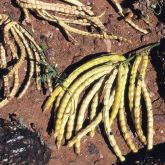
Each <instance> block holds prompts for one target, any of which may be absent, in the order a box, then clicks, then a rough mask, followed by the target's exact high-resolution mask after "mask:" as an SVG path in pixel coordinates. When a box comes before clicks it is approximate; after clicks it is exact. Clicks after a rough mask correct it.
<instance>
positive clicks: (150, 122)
mask: <svg viewBox="0 0 165 165" xmlns="http://www.w3.org/2000/svg"><path fill="white" fill-rule="evenodd" d="M142 94H143V97H144V100H145V103H146V108H147V128H148V130H147V149H148V150H151V149H152V148H153V136H154V119H153V111H152V102H151V98H150V95H149V92H148V90H147V86H146V83H145V82H144V81H143V82H142Z"/></svg>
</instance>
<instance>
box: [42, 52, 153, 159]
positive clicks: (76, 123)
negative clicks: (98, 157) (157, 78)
mask: <svg viewBox="0 0 165 165" xmlns="http://www.w3.org/2000/svg"><path fill="white" fill-rule="evenodd" d="M148 55H149V54H148V52H145V53H140V54H136V55H135V56H134V57H133V58H132V60H133V65H132V66H131V67H130V65H129V61H130V59H127V58H125V57H124V55H118V54H108V55H103V56H101V57H97V58H94V59H91V60H90V61H87V62H86V63H84V64H82V65H81V66H79V67H78V68H77V69H75V70H74V71H72V72H71V73H70V75H69V76H68V77H67V78H66V79H65V80H64V82H63V84H62V85H58V86H56V88H55V89H54V91H53V92H52V95H51V96H50V97H49V98H48V100H47V101H46V103H45V106H44V111H48V110H49V109H51V106H52V105H53V103H54V102H55V103H54V106H53V108H54V109H53V111H55V114H56V115H55V117H54V118H55V126H54V138H55V140H56V145H57V148H60V146H61V145H62V144H63V143H64V142H67V145H68V146H69V147H72V146H74V147H75V152H76V153H77V154H79V153H80V151H81V139H82V138H83V137H84V136H85V135H87V134H89V135H90V136H91V137H94V135H95V129H96V127H97V126H99V124H100V123H103V125H104V131H105V133H106V135H107V138H108V140H109V144H110V145H111V146H112V148H113V151H114V153H115V154H116V155H117V157H118V158H119V159H120V160H121V161H124V160H125V157H124V156H123V154H122V151H121V150H120V147H119V146H118V144H117V142H116V140H115V136H114V135H113V133H112V124H113V123H114V122H115V119H116V118H118V120H119V126H120V128H121V133H122V134H123V137H124V140H125V142H126V144H127V145H128V147H129V148H130V150H131V151H132V152H135V153H136V152H138V148H137V146H136V145H135V143H134V141H133V139H132V137H131V136H130V131H129V128H128V123H127V114H126V112H127V111H126V108H127V106H126V101H128V102H129V107H130V110H131V111H130V113H132V114H133V115H132V116H133V121H134V124H135V128H136V132H137V135H138V136H139V139H140V140H141V141H142V142H144V141H143V140H142V138H141V135H142V134H140V133H141V132H142V133H143V131H142V126H141V116H140V115H137V114H136V112H137V111H138V112H139V114H140V110H141V107H140V104H139V103H141V99H142V96H143V99H144V102H145V105H146V112H147V113H146V114H147V120H148V121H147V126H148V130H147V135H144V134H143V136H144V138H145V143H144V144H147V148H148V149H149V150H150V149H152V147H153V113H152V106H151V99H150V96H149V93H148V90H147V89H146V83H145V73H146V68H147V64H148ZM140 63H142V64H141V65H140ZM139 84H140V85H139ZM127 85H128V88H127ZM130 93H131V94H130ZM137 100H138V101H137ZM101 107H102V108H101ZM139 132H140V133H139ZM145 136H147V138H146V137H145Z"/></svg>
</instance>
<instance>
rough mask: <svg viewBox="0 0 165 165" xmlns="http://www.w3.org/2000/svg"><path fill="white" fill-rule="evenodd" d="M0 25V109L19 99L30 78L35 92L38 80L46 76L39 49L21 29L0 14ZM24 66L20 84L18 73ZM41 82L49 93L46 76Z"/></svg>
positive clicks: (38, 85)
mask: <svg viewBox="0 0 165 165" xmlns="http://www.w3.org/2000/svg"><path fill="white" fill-rule="evenodd" d="M0 25H1V27H2V33H3V42H2V43H1V44H0V71H1V73H0V74H1V79H3V88H2V94H1V95H3V98H2V99H1V100H0V108H1V107H3V106H4V105H6V104H7V103H8V102H9V101H10V100H11V99H12V98H13V97H15V96H16V97H18V98H21V97H22V96H23V95H24V94H25V92H26V91H27V89H28V87H29V85H30V82H31V79H32V77H33V76H34V77H35V81H36V86H37V89H38V90H41V89H42V86H41V85H42V82H41V80H40V79H41V78H42V76H43V75H45V74H47V72H48V67H47V61H46V59H45V56H44V54H43V51H42V49H41V47H40V46H39V45H38V44H37V43H36V41H35V40H34V38H33V37H32V36H31V35H30V33H28V32H27V31H26V29H25V28H23V27H22V26H21V25H20V24H19V23H18V22H15V21H12V20H11V19H10V18H9V17H8V16H7V15H5V14H0ZM24 66H26V71H25V72H26V73H25V79H24V80H23V82H21V81H20V78H19V70H20V68H22V67H24ZM45 83H47V84H48V85H49V88H50V90H51V89H52V85H51V80H50V79H49V77H48V78H47V79H46V82H45Z"/></svg>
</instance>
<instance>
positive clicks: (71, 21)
mask: <svg viewBox="0 0 165 165" xmlns="http://www.w3.org/2000/svg"><path fill="white" fill-rule="evenodd" d="M36 12H37V13H38V15H40V16H41V17H42V18H43V19H45V20H47V21H50V22H56V23H57V22H58V20H60V21H63V22H65V23H67V24H77V25H82V26H90V23H89V22H88V20H87V19H85V18H83V19H81V18H80V19H76V20H75V19H71V18H63V17H59V16H55V15H52V14H50V13H49V12H47V11H45V10H42V11H40V10H37V11H36ZM60 15H62V16H63V15H64V16H69V14H61V13H60Z"/></svg>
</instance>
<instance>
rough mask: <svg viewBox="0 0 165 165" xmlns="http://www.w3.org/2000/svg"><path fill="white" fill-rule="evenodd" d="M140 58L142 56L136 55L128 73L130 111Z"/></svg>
mask: <svg viewBox="0 0 165 165" xmlns="http://www.w3.org/2000/svg"><path fill="white" fill-rule="evenodd" d="M141 59H142V56H141V55H138V56H137V57H136V58H135V61H134V63H133V66H132V68H131V75H130V80H129V88H128V98H129V108H130V111H132V109H133V103H134V90H135V81H136V76H137V72H138V67H139V64H140V61H141Z"/></svg>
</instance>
